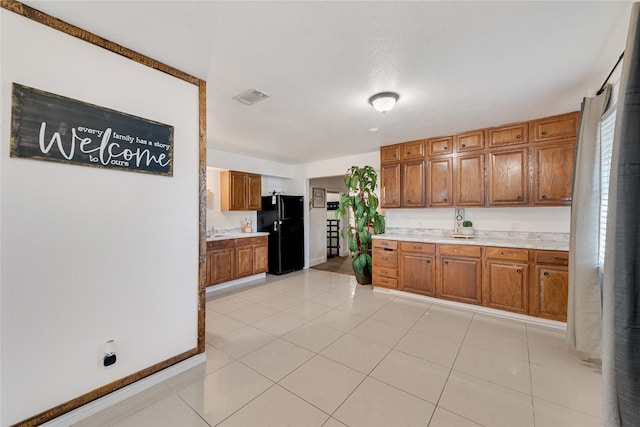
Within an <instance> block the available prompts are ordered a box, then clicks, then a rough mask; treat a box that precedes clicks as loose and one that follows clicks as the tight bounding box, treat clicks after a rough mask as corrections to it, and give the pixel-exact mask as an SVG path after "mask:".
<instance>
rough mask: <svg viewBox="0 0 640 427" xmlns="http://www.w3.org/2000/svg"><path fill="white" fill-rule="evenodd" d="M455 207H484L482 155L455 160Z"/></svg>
mask: <svg viewBox="0 0 640 427" xmlns="http://www.w3.org/2000/svg"><path fill="white" fill-rule="evenodd" d="M456 177H457V179H456V206H484V204H485V188H486V187H485V181H484V153H483V154H476V155H473V156H464V157H458V158H457V168H456Z"/></svg>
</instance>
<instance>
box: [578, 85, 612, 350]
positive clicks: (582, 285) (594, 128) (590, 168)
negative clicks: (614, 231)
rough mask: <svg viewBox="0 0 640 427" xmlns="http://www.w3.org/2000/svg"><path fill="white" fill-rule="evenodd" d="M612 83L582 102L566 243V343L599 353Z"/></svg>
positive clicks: (579, 348)
mask: <svg viewBox="0 0 640 427" xmlns="http://www.w3.org/2000/svg"><path fill="white" fill-rule="evenodd" d="M610 95H611V85H607V86H605V88H604V90H603V91H602V93H601V94H600V95H596V96H594V97H591V98H584V100H583V101H582V112H581V114H580V129H579V131H578V143H577V147H576V157H575V169H574V177H573V196H572V197H573V201H572V203H571V240H570V241H569V295H568V297H569V298H568V307H567V343H568V344H570V345H572V346H574V347H575V348H576V349H578V350H580V351H583V352H587V353H591V354H597V355H599V354H600V338H601V330H602V311H601V307H602V304H601V296H600V295H601V293H600V271H599V264H598V237H599V223H600V154H599V149H598V132H599V129H600V119H601V117H602V114H603V113H604V111H605V110H606V108H607V105H608V104H609V97H610Z"/></svg>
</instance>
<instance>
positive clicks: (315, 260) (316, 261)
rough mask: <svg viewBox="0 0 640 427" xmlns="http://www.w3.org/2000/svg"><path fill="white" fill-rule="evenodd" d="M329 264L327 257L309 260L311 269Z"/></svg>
mask: <svg viewBox="0 0 640 427" xmlns="http://www.w3.org/2000/svg"><path fill="white" fill-rule="evenodd" d="M325 262H327V256H326V255H325V256H324V257H320V258H315V259H310V260H309V267H313V266H314V265H318V264H322V263H325Z"/></svg>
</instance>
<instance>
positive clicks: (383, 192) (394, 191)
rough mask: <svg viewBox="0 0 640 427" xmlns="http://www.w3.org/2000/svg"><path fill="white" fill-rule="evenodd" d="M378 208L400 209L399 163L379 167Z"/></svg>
mask: <svg viewBox="0 0 640 427" xmlns="http://www.w3.org/2000/svg"><path fill="white" fill-rule="evenodd" d="M380 207H383V208H399V207H400V163H391V164H384V163H383V164H382V165H381V166H380Z"/></svg>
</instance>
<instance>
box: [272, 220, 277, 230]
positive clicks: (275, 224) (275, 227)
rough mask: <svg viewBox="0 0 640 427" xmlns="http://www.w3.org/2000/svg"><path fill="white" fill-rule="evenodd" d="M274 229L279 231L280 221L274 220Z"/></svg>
mask: <svg viewBox="0 0 640 427" xmlns="http://www.w3.org/2000/svg"><path fill="white" fill-rule="evenodd" d="M273 231H278V221H273Z"/></svg>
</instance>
